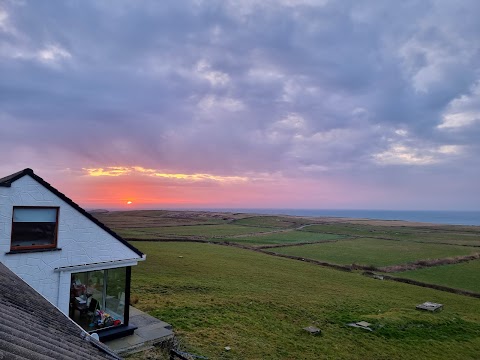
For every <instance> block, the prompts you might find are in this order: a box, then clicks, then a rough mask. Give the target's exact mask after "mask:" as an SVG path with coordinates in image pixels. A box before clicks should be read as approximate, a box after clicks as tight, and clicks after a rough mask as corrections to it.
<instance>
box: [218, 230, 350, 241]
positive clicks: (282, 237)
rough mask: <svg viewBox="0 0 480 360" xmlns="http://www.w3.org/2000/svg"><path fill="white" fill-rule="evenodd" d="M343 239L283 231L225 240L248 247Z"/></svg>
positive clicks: (340, 236)
mask: <svg viewBox="0 0 480 360" xmlns="http://www.w3.org/2000/svg"><path fill="white" fill-rule="evenodd" d="M343 238H345V236H344V235H334V234H319V233H308V232H305V231H297V230H292V231H285V232H278V233H270V234H263V235H262V234H255V235H253V236H245V237H241V236H240V237H235V238H226V239H225V240H227V241H230V242H235V243H239V244H248V245H276V244H295V243H301V242H314V241H325V240H337V239H343Z"/></svg>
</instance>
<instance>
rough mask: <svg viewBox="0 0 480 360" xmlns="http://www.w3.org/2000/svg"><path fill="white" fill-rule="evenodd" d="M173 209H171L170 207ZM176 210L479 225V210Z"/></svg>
mask: <svg viewBox="0 0 480 360" xmlns="http://www.w3.org/2000/svg"><path fill="white" fill-rule="evenodd" d="M172 210H173V209H172ZM176 210H193V211H195V210H199V211H201V210H205V211H220V212H243V213H252V214H267V215H269V214H271V215H295V216H315V217H337V218H338V217H340V218H354V219H372V220H373V219H375V220H403V221H412V222H423V223H433V224H447V225H474V226H480V211H433V210H432V211H428V210H328V209H317V210H314V209H234V208H230V209H229V208H222V209H220V208H215V209H214V208H202V209H199V208H197V209H193V208H192V209H176Z"/></svg>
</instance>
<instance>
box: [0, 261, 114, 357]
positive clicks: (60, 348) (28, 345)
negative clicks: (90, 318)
mask: <svg viewBox="0 0 480 360" xmlns="http://www.w3.org/2000/svg"><path fill="white" fill-rule="evenodd" d="M0 279H1V281H0V314H1V316H0V359H22V360H23V359H25V360H64V359H65V360H66V359H78V360H97V359H107V360H118V359H121V358H120V357H119V356H118V355H116V354H115V353H114V352H112V350H110V349H109V348H108V347H106V346H105V345H103V344H102V343H100V342H99V341H98V340H95V339H93V338H92V337H91V336H90V335H88V334H87V333H86V332H85V331H83V330H82V329H81V328H80V327H79V326H78V325H77V324H75V323H74V322H73V321H72V320H71V319H69V318H68V317H67V316H66V315H64V314H63V313H62V312H61V311H60V310H59V309H58V308H56V307H55V306H53V305H52V304H51V303H50V302H48V301H47V300H46V299H45V298H44V297H42V296H41V295H40V294H39V293H37V292H36V291H35V290H33V288H31V287H30V286H29V285H28V284H27V283H25V282H24V281H23V280H22V279H20V278H19V277H18V276H17V275H15V274H14V273H13V272H12V271H10V270H9V269H8V268H7V267H6V266H5V265H3V264H2V263H0Z"/></svg>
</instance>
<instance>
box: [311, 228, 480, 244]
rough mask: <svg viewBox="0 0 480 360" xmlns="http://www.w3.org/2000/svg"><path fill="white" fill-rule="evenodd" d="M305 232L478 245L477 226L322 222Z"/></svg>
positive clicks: (479, 236)
mask: <svg viewBox="0 0 480 360" xmlns="http://www.w3.org/2000/svg"><path fill="white" fill-rule="evenodd" d="M303 231H306V232H319V233H333V234H341V235H356V236H364V237H383V238H389V239H395V240H406V241H420V242H431V243H449V244H455V245H470V246H480V231H479V228H478V227H471V228H469V227H465V226H452V225H432V226H423V227H421V226H415V227H407V226H373V225H362V224H350V223H339V224H323V225H311V226H307V227H305V228H304V229H303Z"/></svg>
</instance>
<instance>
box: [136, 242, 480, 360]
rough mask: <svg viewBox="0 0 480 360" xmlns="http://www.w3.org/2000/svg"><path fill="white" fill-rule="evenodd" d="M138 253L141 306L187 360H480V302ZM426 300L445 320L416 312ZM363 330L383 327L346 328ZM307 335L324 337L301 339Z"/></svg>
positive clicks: (186, 250)
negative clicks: (169, 331)
mask: <svg viewBox="0 0 480 360" xmlns="http://www.w3.org/2000/svg"><path fill="white" fill-rule="evenodd" d="M135 245H136V246H138V247H139V248H140V249H141V250H142V251H144V252H145V253H147V254H148V257H147V261H146V262H144V263H141V264H140V265H139V266H137V267H135V268H134V269H133V279H132V292H133V296H134V297H135V296H138V297H139V298H140V301H139V303H138V304H137V305H136V306H137V307H139V308H140V309H142V310H146V311H149V312H150V313H151V314H153V315H155V316H157V317H159V318H161V319H163V320H165V321H167V322H170V323H171V324H173V326H174V327H175V329H176V331H177V333H178V334H179V335H180V336H181V337H182V338H183V339H184V345H185V346H186V347H187V348H188V350H191V351H194V352H197V353H200V354H202V355H207V356H209V357H210V358H211V359H327V358H328V359H367V358H368V359H476V358H478V354H479V353H480V307H479V306H478V300H477V299H473V298H468V297H463V296H459V295H453V294H449V293H444V292H439V291H435V290H431V289H425V288H420V287H415V286H410V285H406V284H400V283H395V282H388V281H378V280H373V279H369V278H366V277H362V276H361V275H359V274H355V273H343V272H340V271H335V270H331V269H327V268H322V267H319V266H314V265H311V264H305V263H302V262H298V261H292V260H289V259H281V258H275V257H271V256H267V255H264V254H259V253H254V252H250V251H246V250H240V249H236V248H229V247H221V246H217V245H208V244H184V243H141V242H137V243H135ZM179 256H182V258H180V257H179ZM426 300H429V301H436V302H441V303H444V304H445V310H444V311H443V312H442V313H438V314H430V313H422V312H419V311H416V310H414V307H415V305H416V304H418V303H420V302H423V301H426ZM358 320H366V321H369V322H371V323H373V324H374V325H375V326H382V327H380V328H379V329H378V330H376V331H375V332H373V333H369V332H364V331H362V330H360V329H354V328H349V327H345V326H344V324H345V323H346V322H349V321H358ZM308 325H317V326H319V327H320V328H321V329H322V330H323V335H322V336H319V337H312V336H310V335H308V334H306V333H304V332H302V330H301V328H302V327H304V326H308ZM225 346H231V347H232V350H231V351H230V352H228V353H226V352H224V350H223V348H224V347H225Z"/></svg>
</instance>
